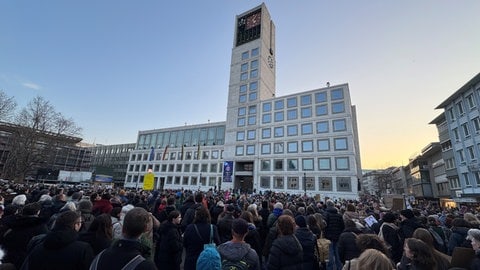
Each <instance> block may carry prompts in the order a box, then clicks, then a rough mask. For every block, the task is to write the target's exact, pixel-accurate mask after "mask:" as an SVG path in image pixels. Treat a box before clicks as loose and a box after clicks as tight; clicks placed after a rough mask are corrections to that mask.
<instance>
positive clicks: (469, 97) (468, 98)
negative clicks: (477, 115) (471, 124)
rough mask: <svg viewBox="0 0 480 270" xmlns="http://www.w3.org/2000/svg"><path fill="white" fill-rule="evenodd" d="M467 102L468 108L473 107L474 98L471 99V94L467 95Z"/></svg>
mask: <svg viewBox="0 0 480 270" xmlns="http://www.w3.org/2000/svg"><path fill="white" fill-rule="evenodd" d="M467 103H468V108H469V109H470V110H471V109H473V108H475V100H474V99H473V94H472V95H469V96H468V97H467Z"/></svg>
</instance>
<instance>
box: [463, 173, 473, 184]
mask: <svg viewBox="0 0 480 270" xmlns="http://www.w3.org/2000/svg"><path fill="white" fill-rule="evenodd" d="M462 176H463V181H465V186H467V187H471V186H472V183H470V179H469V178H468V173H462Z"/></svg>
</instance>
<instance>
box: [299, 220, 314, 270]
mask: <svg viewBox="0 0 480 270" xmlns="http://www.w3.org/2000/svg"><path fill="white" fill-rule="evenodd" d="M295 237H297V239H298V241H299V242H300V245H302V249H303V269H304V270H309V269H314V265H315V264H316V263H317V259H316V257H315V245H316V244H317V237H316V236H315V235H314V234H313V233H312V231H310V229H308V228H307V227H300V228H297V230H296V232H295ZM317 264H318V263H317Z"/></svg>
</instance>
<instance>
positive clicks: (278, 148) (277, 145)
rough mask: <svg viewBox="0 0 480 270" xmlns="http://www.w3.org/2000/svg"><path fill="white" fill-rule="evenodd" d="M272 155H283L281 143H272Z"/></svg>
mask: <svg viewBox="0 0 480 270" xmlns="http://www.w3.org/2000/svg"><path fill="white" fill-rule="evenodd" d="M273 153H275V154H283V143H274V144H273Z"/></svg>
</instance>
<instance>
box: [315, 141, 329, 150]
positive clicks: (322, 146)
mask: <svg viewBox="0 0 480 270" xmlns="http://www.w3.org/2000/svg"><path fill="white" fill-rule="evenodd" d="M317 149H318V150H317V151H318V152H322V151H330V141H329V139H320V140H317Z"/></svg>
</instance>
